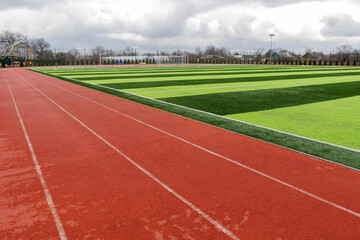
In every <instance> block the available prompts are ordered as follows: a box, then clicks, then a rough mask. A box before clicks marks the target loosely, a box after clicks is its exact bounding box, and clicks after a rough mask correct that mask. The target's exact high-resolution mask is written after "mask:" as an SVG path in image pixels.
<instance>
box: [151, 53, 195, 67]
mask: <svg viewBox="0 0 360 240" xmlns="http://www.w3.org/2000/svg"><path fill="white" fill-rule="evenodd" d="M155 59H156V66H161V65H162V64H177V65H178V66H184V65H185V64H187V63H188V56H187V55H183V56H155Z"/></svg>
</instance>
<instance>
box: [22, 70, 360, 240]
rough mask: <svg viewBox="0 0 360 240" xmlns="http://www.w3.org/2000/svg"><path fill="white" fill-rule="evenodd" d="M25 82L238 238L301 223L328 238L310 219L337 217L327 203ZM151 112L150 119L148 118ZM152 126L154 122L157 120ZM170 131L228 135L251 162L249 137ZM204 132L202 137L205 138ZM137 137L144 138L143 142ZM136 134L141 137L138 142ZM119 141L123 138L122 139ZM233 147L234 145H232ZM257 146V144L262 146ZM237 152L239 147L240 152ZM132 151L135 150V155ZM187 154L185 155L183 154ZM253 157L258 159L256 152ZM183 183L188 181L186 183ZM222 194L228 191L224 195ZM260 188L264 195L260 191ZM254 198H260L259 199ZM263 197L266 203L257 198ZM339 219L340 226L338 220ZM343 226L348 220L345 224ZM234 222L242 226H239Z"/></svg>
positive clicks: (103, 96) (214, 131)
mask: <svg viewBox="0 0 360 240" xmlns="http://www.w3.org/2000/svg"><path fill="white" fill-rule="evenodd" d="M29 74H30V73H29ZM30 75H32V74H30ZM26 78H27V79H31V81H32V84H35V85H36V87H39V88H41V89H42V91H46V92H47V94H50V95H51V96H52V98H55V99H56V101H61V102H62V104H61V105H62V106H64V105H65V107H66V108H68V107H69V108H71V111H73V112H74V113H75V114H76V115H78V116H79V118H82V119H83V121H84V122H87V124H88V125H92V128H94V127H95V128H96V129H98V131H101V132H102V133H101V135H105V136H107V137H106V138H107V139H111V142H112V143H113V142H114V143H116V144H114V145H119V146H122V148H124V151H125V150H126V151H127V152H130V153H129V154H131V155H133V156H134V158H136V159H137V160H139V161H141V162H142V163H143V164H145V165H146V166H148V167H150V168H151V169H153V171H155V172H156V173H157V174H156V175H159V176H161V178H163V179H166V182H170V183H171V184H170V185H174V186H176V188H177V189H180V190H181V191H182V192H184V193H185V194H186V195H187V196H189V198H192V199H194V201H196V202H200V203H201V204H200V205H202V206H206V207H205V208H206V209H208V211H214V210H215V211H214V213H210V214H212V215H214V216H216V217H217V219H220V220H221V221H225V222H226V221H229V224H230V227H231V228H232V229H234V230H237V231H239V232H240V233H242V234H241V235H240V236H247V237H249V236H256V237H261V236H264V235H263V234H264V233H267V234H270V235H271V236H281V234H283V235H285V236H287V235H289V232H290V233H292V236H297V235H296V234H297V233H296V231H295V229H294V227H295V225H297V224H299V223H301V224H302V226H303V227H307V230H308V233H307V234H314V233H315V235H316V234H317V236H321V235H320V234H328V233H325V232H322V233H321V230H324V226H325V225H326V219H316V220H314V219H312V218H311V215H313V214H315V215H316V213H317V214H318V213H319V212H320V213H321V212H322V211H325V212H326V214H325V215H326V216H328V215H332V214H335V212H336V211H335V212H334V210H331V209H328V207H326V206H323V204H318V203H316V201H315V202H313V201H311V200H309V199H306V198H304V196H302V195H299V194H296V193H295V194H294V192H291V191H288V190H284V189H283V188H281V187H280V188H279V187H276V184H275V185H274V183H271V182H269V181H264V180H261V178H260V179H259V177H258V176H254V175H253V174H249V173H247V172H246V171H243V170H240V168H235V169H234V168H233V167H232V166H229V164H227V163H224V161H222V162H220V161H219V160H217V159H214V158H213V157H211V156H209V154H208V153H204V152H203V151H196V150H193V146H190V147H189V146H186V145H187V144H185V143H182V144H181V143H179V142H178V140H176V141H174V140H171V139H169V138H165V139H164V137H163V136H161V134H160V135H159V134H155V133H154V132H153V131H151V132H149V130H146V127H141V126H138V125H139V124H134V123H133V122H131V121H126V120H124V119H123V118H119V117H118V116H114V115H113V114H110V113H109V111H108V110H106V109H104V110H101V109H100V108H94V107H91V106H90V105H89V103H86V101H81V100H79V99H76V98H73V97H71V96H70V95H68V94H65V95H64V92H59V91H58V90H56V89H51V88H49V87H48V86H44V84H41V83H40V81H36V80H35V79H32V78H31V76H27V77H26ZM50 79H51V78H47V80H50ZM52 81H55V82H56V83H58V84H64V86H66V87H69V88H70V87H71V88H74V90H77V91H80V92H83V93H86V94H89V93H90V92H91V93H92V94H91V95H90V96H91V97H95V98H98V97H99V98H100V100H101V101H106V105H115V106H117V107H119V106H120V107H122V108H125V109H127V111H132V112H133V113H137V114H139V115H145V116H144V118H150V119H151V117H152V118H156V119H157V117H155V116H159V115H162V114H164V115H163V116H166V114H165V113H163V112H161V111H157V110H153V109H150V108H146V107H142V108H144V109H143V110H144V112H142V113H141V111H140V113H139V109H137V110H135V109H134V108H140V105H138V104H134V103H130V102H128V101H123V100H120V99H117V98H115V97H112V96H108V95H106V94H103V93H97V92H95V91H92V90H89V89H84V88H81V87H78V86H75V85H71V84H69V83H63V82H60V81H58V80H53V79H52ZM74 102H76V103H78V106H75V105H74ZM80 103H81V104H80ZM122 105H124V106H122ZM90 109H92V110H93V111H89V110H90ZM95 110H96V111H95ZM105 110H106V111H105ZM151 111H152V114H149V113H150V112H151ZM97 114H100V116H101V117H100V118H99V117H98V116H97ZM154 115H155V116H154ZM170 116H171V117H170ZM170 116H168V117H167V119H166V117H165V119H160V121H162V122H166V121H167V122H170V123H171V121H172V120H174V121H175V122H176V121H179V120H175V119H178V118H179V117H176V116H173V115H170ZM170 119H171V120H170ZM180 119H181V121H182V123H185V121H184V119H183V118H180ZM96 120H97V121H96ZM152 121H155V120H154V119H153V120H152ZM99 122H101V124H99ZM114 122H116V123H118V124H119V125H117V124H115V125H114ZM111 123H112V124H111ZM170 123H168V124H165V127H166V128H167V127H170V125H171V124H170ZM194 123H195V122H194V121H189V123H187V126H190V125H194ZM197 124H199V123H197ZM111 125H112V126H111ZM123 125H125V126H123ZM176 125H177V124H176V123H175V126H176ZM172 127H173V130H172V131H179V132H182V131H183V132H185V134H189V135H192V133H191V132H188V131H187V130H192V129H196V128H198V127H199V128H207V129H208V130H211V131H210V132H211V134H209V133H204V132H202V131H199V132H196V133H197V134H199V133H200V135H198V136H197V141H199V140H201V139H202V140H201V141H202V142H204V143H206V142H207V141H209V142H211V141H210V140H212V141H213V142H214V138H212V139H209V138H208V137H214V136H216V135H217V136H219V137H220V136H221V138H220V139H224V138H223V136H224V135H225V136H228V138H229V139H227V140H226V142H225V145H226V146H229V147H230V148H231V147H232V148H233V149H232V150H231V151H229V153H228V154H235V155H237V156H236V158H237V159H242V157H243V155H246V157H249V156H248V155H249V153H248V152H246V151H245V149H246V147H245V149H244V148H242V147H241V146H240V145H239V144H240V143H241V145H247V146H248V147H249V145H251V144H249V143H247V142H248V141H245V140H244V139H246V138H244V139H242V140H243V141H239V139H237V137H235V136H238V135H237V134H233V133H229V132H226V131H224V130H220V129H217V128H213V127H209V126H206V127H205V126H203V125H202V124H200V125H198V126H194V127H192V128H191V129H184V128H183V127H181V126H180V125H178V127H177V128H174V124H173V126H172ZM128 128H130V129H128ZM134 128H135V129H134ZM202 130H203V129H202ZM98 131H97V132H98ZM201 132H202V134H203V136H201ZM139 133H140V136H141V137H139ZM134 134H135V135H137V136H138V137H137V138H136V137H134V136H133V135H134ZM183 134H184V133H183ZM207 134H209V135H207ZM120 136H121V138H124V139H118V138H119V137H120ZM231 136H232V139H231ZM192 137H194V136H192ZM149 140H150V142H151V140H152V143H149V142H148V141H149ZM229 140H230V141H229ZM216 141H217V140H216ZM236 142H238V143H236ZM250 142H251V141H250ZM229 143H232V144H230V145H229ZM257 144H259V142H258V143H257ZM262 144H263V143H262ZM163 146H166V147H163ZM154 147H158V148H159V149H158V150H157V151H156V149H154ZM160 147H162V148H160ZM272 147H274V146H272ZM134 148H136V149H137V151H134V150H135V149H134ZM234 148H235V149H234ZM236 148H240V149H241V151H239V149H236ZM131 150H133V151H134V152H133V151H131ZM258 150H259V151H260V152H262V154H264V149H263V148H262V147H261V146H260V147H259V149H258ZM183 151H185V153H184V152H183ZM287 151H288V150H287ZM157 152H158V153H157ZM280 152H281V151H280ZM288 152H290V151H288ZM254 155H256V154H255V153H254ZM293 155H295V156H292V155H291V154H289V155H288V156H289V157H293V158H294V157H296V156H298V155H297V154H293ZM164 157H165V158H164ZM278 157H279V156H278ZM282 157H284V155H282ZM168 158H170V159H171V160H168V161H166V159H168ZM236 158H235V159H236ZM242 160H244V159H242ZM252 161H255V162H256V159H254V157H253V159H252ZM313 161H314V160H313ZM154 163H155V164H154ZM159 164H160V165H159ZM322 164H323V163H321V164H320V165H322ZM162 165H165V166H162ZM325 166H328V165H325ZM331 166H332V165H331ZM333 167H334V168H336V171H339V172H341V171H344V170H339V169H340V168H339V167H337V166H333ZM169 174H170V175H169ZM239 175H240V176H239ZM349 175H351V174H349ZM170 176H171V177H170ZM180 179H181V180H182V181H184V182H182V181H181V180H180ZM189 183H191V184H189ZM260 183H261V184H260ZM208 185H210V186H208ZM209 188H210V189H209ZM212 188H213V189H212ZM267 188H270V189H271V190H272V194H273V195H274V196H271V194H270V192H269V191H268V190H267ZM330 188H331V186H330ZM224 189H225V190H226V191H224ZM260 189H261V191H259V190H260ZM346 190H348V189H346ZM325 192H326V191H325ZM206 193H207V194H206ZM284 193H286V194H284ZM259 194H260V195H259ZM254 195H256V197H255V196H254ZM262 195H264V196H262ZM345 195H346V194H345ZM204 196H211V198H210V199H208V198H205V199H204ZM260 196H261V197H262V198H263V199H258V198H259V197H260ZM261 197H260V198H261ZM280 200H281V201H280ZM279 201H280V202H279ZM287 201H291V202H292V204H295V205H296V204H299V206H289V205H288V203H287ZM355 202H356V201H355ZM279 203H280V204H279ZM218 205H220V206H218ZM239 205H240V206H239ZM275 206H277V207H275ZM274 207H275V209H274ZM279 207H280V208H279ZM314 207H315V209H314ZM209 208H210V210H209ZM212 208H213V210H211V209H212ZM303 208H305V209H308V210H310V213H307V214H308V216H303V217H300V216H301V214H304V215H306V213H302V211H303V210H302V209H303ZM318 208H319V209H318ZM246 209H248V210H246ZM325 209H326V210H325ZM224 210H225V211H224ZM274 210H275V211H274ZM276 210H277V211H276ZM287 210H288V211H287ZM230 211H234V212H230ZM314 211H315V212H314ZM240 213H241V214H240ZM263 214H265V215H266V216H268V217H270V216H272V220H273V221H272V222H271V223H267V222H266V221H265V222H264V220H261V219H262V217H261V216H264V215H263ZM338 214H339V215H340V216H342V217H341V218H340V219H339V218H338V219H336V220H334V222H333V223H332V224H334V225H338V227H339V228H338V229H340V230H339V232H338V233H337V234H339V233H341V234H343V235H344V234H345V235H346V234H349V233H354V229H353V228H352V227H351V224H349V226H350V227H349V226H348V227H347V228H344V227H345V226H344V225H343V224H344V219H348V217H345V216H346V215H345V216H344V215H342V214H341V213H338ZM239 215H240V217H239ZM249 215H250V216H249ZM220 216H221V217H220ZM320 218H321V217H320ZM244 219H248V220H246V221H245V222H246V228H245V226H243V225H244V224H245V222H243V220H244ZM290 219H293V220H295V221H294V222H291V221H289V220H290ZM306 219H311V220H312V221H314V222H313V223H311V224H309V223H306ZM341 219H342V221H339V220H341ZM284 220H285V223H284ZM287 221H289V222H287ZM324 221H325V222H324ZM354 221H355V222H353V223H355V224H357V223H358V221H356V219H355V220H354ZM345 222H347V221H346V220H345ZM236 223H237V224H238V225H236ZM240 223H242V224H240ZM280 223H281V224H280ZM321 223H322V224H321ZM259 224H260V226H262V225H264V224H265V225H266V227H264V229H262V230H259V227H258V226H259ZM279 224H280V225H282V224H283V225H284V226H288V228H286V229H279V226H280V225H279ZM294 224H295V225H294ZM239 225H240V226H239ZM249 225H250V226H249ZM256 226H257V227H256ZM276 226H277V227H276ZM315 226H318V227H319V228H318V229H316V227H315ZM321 226H322V227H321ZM354 226H355V225H354ZM274 227H275V228H274ZM243 228H244V229H243ZM346 229H347V230H346ZM314 231H315V232H314ZM346 232H347V233H346ZM355 233H356V231H355ZM276 234H278V235H276ZM337 234H335V235H334V236H339V235H337ZM349 236H350V235H349ZM305 237H306V235H305V236H304V238H305Z"/></svg>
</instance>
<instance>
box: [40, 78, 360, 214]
mask: <svg viewBox="0 0 360 240" xmlns="http://www.w3.org/2000/svg"><path fill="white" fill-rule="evenodd" d="M44 81H45V80H44ZM45 82H47V81H45ZM53 85H55V86H56V84H53ZM59 88H62V87H59ZM63 89H64V90H66V91H69V92H72V91H71V90H67V89H65V88H63ZM72 93H73V94H74V95H78V96H79V97H82V98H84V99H87V100H88V101H91V102H93V103H96V104H98V105H99V106H103V107H104V108H106V109H109V110H111V111H113V112H116V113H119V114H121V115H122V116H124V117H127V118H130V119H132V120H134V121H136V122H139V123H141V124H143V125H145V126H148V127H150V128H153V129H155V130H157V131H160V132H162V133H164V134H166V135H169V136H171V137H174V138H176V139H178V140H180V141H182V142H185V143H187V144H189V145H191V146H193V147H195V148H198V149H201V150H203V151H205V152H207V153H209V154H211V155H214V156H217V157H219V158H221V159H224V160H226V161H228V162H230V163H233V164H235V165H238V166H240V167H242V168H245V169H247V170H249V171H251V172H254V173H256V174H258V175H260V176H263V177H265V178H268V179H270V180H273V181H275V182H277V183H279V184H281V185H284V186H286V187H288V188H290V189H293V190H296V191H298V192H300V193H303V194H305V195H307V196H309V197H312V198H314V199H316V200H318V201H320V202H323V203H326V204H328V205H330V206H333V207H335V208H337V209H340V210H343V211H345V212H347V213H350V214H352V215H354V216H356V217H359V218H360V213H357V212H355V211H352V210H350V209H347V208H345V207H343V206H341V205H338V204H336V203H333V202H331V201H328V200H326V199H324V198H321V197H319V196H316V195H315V194H312V193H310V192H307V191H305V190H303V189H301V188H298V187H296V186H293V185H291V184H289V183H286V182H284V181H282V180H280V179H277V178H275V177H272V176H270V175H268V174H266V173H263V172H261V171H259V170H256V169H254V168H251V167H249V166H247V165H245V164H242V163H239V162H237V161H235V160H232V159H230V158H228V157H225V156H223V155H221V154H218V153H216V152H213V151H211V150H209V149H207V148H204V147H201V146H200V145H197V144H195V143H192V142H190V141H187V140H185V139H183V138H181V137H178V136H176V135H173V134H171V133H169V132H166V131H164V130H161V129H159V128H157V127H155V126H152V125H150V124H147V123H145V122H143V121H141V120H139V119H136V118H133V117H131V116H129V115H127V114H124V113H121V112H119V111H117V110H115V109H112V108H110V107H107V106H105V105H103V104H101V103H98V102H96V101H94V100H91V99H88V98H86V97H83V96H81V95H79V94H77V93H74V92H72Z"/></svg>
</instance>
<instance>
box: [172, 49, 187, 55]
mask: <svg viewBox="0 0 360 240" xmlns="http://www.w3.org/2000/svg"><path fill="white" fill-rule="evenodd" d="M171 55H173V56H182V55H184V53H183V51H181V50H179V49H178V50H175V51H173V52H172V54H171Z"/></svg>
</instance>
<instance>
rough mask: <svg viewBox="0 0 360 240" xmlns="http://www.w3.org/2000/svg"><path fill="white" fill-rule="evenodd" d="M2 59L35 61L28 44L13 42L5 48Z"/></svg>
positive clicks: (33, 53)
mask: <svg viewBox="0 0 360 240" xmlns="http://www.w3.org/2000/svg"><path fill="white" fill-rule="evenodd" d="M2 57H4V58H10V59H13V60H28V59H31V60H32V59H36V57H37V55H36V54H35V52H34V50H33V49H32V48H31V47H30V45H29V44H27V43H24V42H15V43H13V44H10V45H9V46H7V47H6V49H5V51H4V52H3V53H2Z"/></svg>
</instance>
